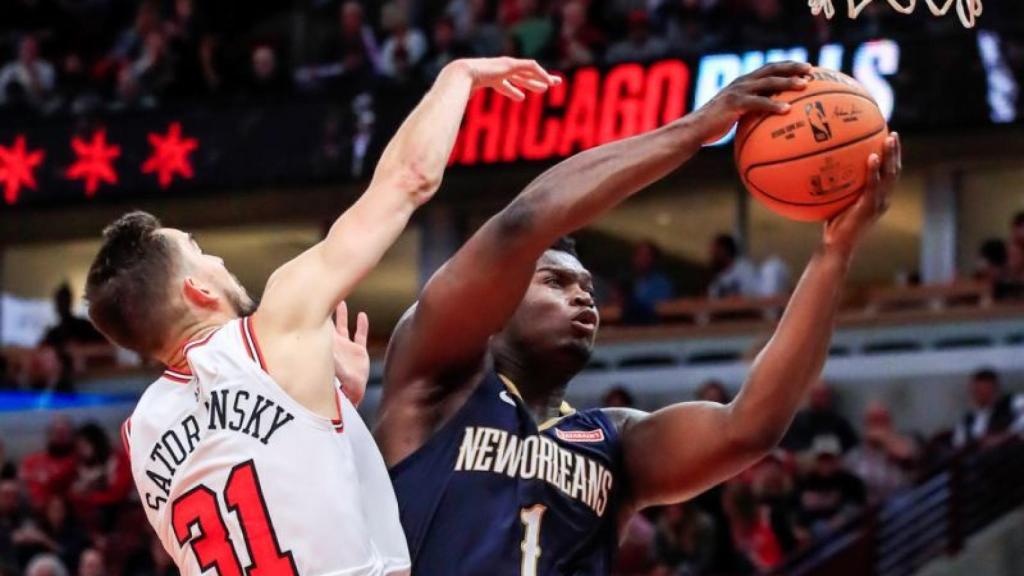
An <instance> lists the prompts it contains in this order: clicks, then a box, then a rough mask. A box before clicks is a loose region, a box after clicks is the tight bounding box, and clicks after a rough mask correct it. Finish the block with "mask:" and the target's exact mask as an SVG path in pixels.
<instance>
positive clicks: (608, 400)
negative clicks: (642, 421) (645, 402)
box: [601, 386, 636, 408]
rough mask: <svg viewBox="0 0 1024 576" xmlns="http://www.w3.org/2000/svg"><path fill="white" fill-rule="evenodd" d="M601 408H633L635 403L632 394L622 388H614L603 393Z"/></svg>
mask: <svg viewBox="0 0 1024 576" xmlns="http://www.w3.org/2000/svg"><path fill="white" fill-rule="evenodd" d="M601 406H604V407H605V408H633V407H634V406H636V401H635V400H634V399H633V394H632V393H631V392H630V391H629V390H627V389H626V388H625V387H623V386H616V387H614V388H612V389H610V390H608V391H607V392H605V393H604V398H602V399H601Z"/></svg>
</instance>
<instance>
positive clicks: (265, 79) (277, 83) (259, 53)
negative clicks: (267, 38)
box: [244, 44, 291, 104]
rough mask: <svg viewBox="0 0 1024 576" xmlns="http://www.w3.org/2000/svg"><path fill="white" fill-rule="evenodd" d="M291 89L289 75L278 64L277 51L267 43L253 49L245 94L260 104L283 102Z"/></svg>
mask: <svg viewBox="0 0 1024 576" xmlns="http://www.w3.org/2000/svg"><path fill="white" fill-rule="evenodd" d="M290 91H291V86H290V83H289V79H288V76H287V75H286V74H284V73H283V72H282V71H281V69H280V66H279V64H278V58H277V52H276V51H275V50H274V48H273V47H271V46H269V45H267V44H260V45H258V46H256V47H255V48H253V49H252V53H251V56H250V67H249V74H248V78H247V80H246V85H245V90H244V96H245V97H246V98H247V99H249V100H251V101H253V102H256V103H258V104H274V103H280V102H283V101H284V99H285V97H286V96H287V95H288V94H289V92H290Z"/></svg>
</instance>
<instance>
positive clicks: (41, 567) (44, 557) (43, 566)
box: [25, 554, 69, 576]
mask: <svg viewBox="0 0 1024 576" xmlns="http://www.w3.org/2000/svg"><path fill="white" fill-rule="evenodd" d="M25 576H69V575H68V569H67V568H65V567H64V563H63V562H61V561H60V558H58V557H57V556H55V555H53V554H40V555H39V556H36V557H35V558H33V559H32V561H31V562H29V564H28V568H26V569H25Z"/></svg>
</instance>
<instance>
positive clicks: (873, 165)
mask: <svg viewBox="0 0 1024 576" xmlns="http://www.w3.org/2000/svg"><path fill="white" fill-rule="evenodd" d="M881 189H882V159H881V158H879V156H878V154H871V155H870V156H868V181H867V184H866V185H865V186H864V197H863V198H861V202H862V203H864V204H866V205H867V206H869V207H870V208H871V210H872V211H873V212H875V211H877V210H878V208H879V207H880V205H881V200H880V199H881V197H882V190H881Z"/></svg>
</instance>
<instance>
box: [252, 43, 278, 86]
mask: <svg viewBox="0 0 1024 576" xmlns="http://www.w3.org/2000/svg"><path fill="white" fill-rule="evenodd" d="M276 70H277V57H276V56H275V55H274V51H273V50H272V49H271V48H270V47H269V46H260V47H258V48H256V49H255V50H253V52H252V71H253V75H254V76H255V77H256V78H257V79H259V80H270V79H272V78H273V77H274V72H275V71H276Z"/></svg>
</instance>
